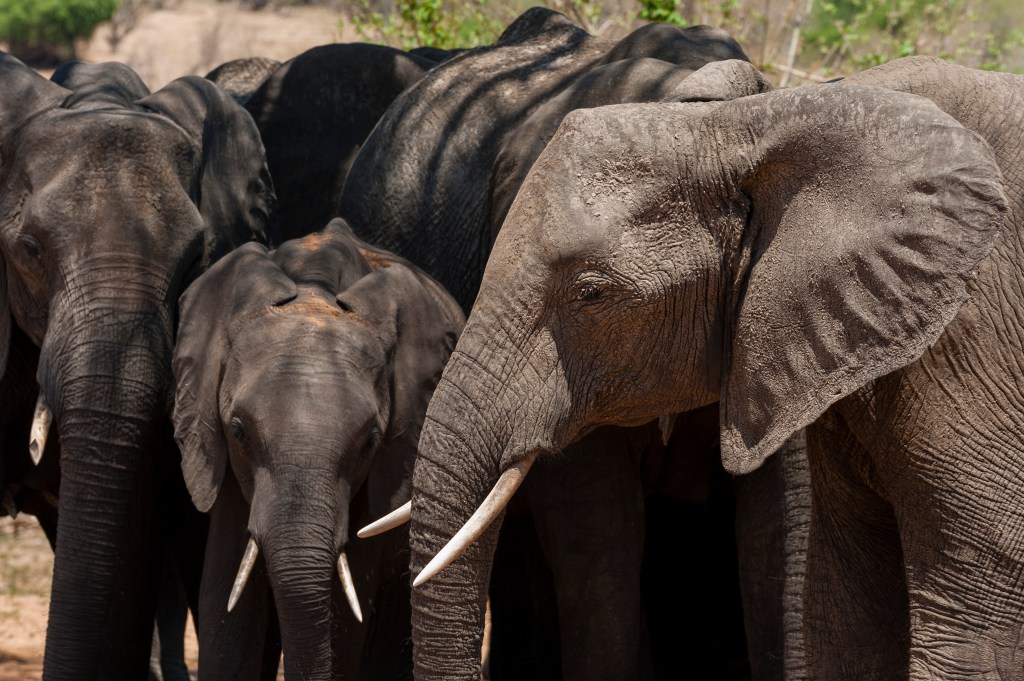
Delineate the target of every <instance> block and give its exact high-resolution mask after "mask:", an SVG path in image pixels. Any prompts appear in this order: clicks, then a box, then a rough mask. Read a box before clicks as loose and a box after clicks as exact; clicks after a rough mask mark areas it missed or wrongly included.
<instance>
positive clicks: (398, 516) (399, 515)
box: [356, 501, 412, 539]
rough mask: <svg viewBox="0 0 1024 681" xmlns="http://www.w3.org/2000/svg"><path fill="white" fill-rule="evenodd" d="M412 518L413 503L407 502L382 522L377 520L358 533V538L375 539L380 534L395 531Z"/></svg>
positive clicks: (382, 519)
mask: <svg viewBox="0 0 1024 681" xmlns="http://www.w3.org/2000/svg"><path fill="white" fill-rule="evenodd" d="M411 518H412V502H411V501H407V502H405V503H404V504H402V505H401V506H399V507H398V508H396V509H395V510H394V511H392V512H391V513H388V514H387V515H386V516H384V517H383V518H381V519H380V520H375V521H374V522H372V523H370V524H369V525H367V526H366V527H364V528H363V529H361V530H359V531H358V532H356V536H357V537H359V538H360V539H366V538H367V537H373V536H376V535H378V534H383V533H384V532H387V531H388V530H393V529H395V528H396V527H400V526H402V525H404V524H406V523H407V522H409V520H410V519H411Z"/></svg>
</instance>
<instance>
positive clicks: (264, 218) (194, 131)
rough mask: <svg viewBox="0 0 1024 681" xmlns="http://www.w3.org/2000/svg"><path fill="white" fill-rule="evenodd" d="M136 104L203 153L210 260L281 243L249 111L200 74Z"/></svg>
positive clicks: (202, 194) (202, 196)
mask: <svg viewBox="0 0 1024 681" xmlns="http://www.w3.org/2000/svg"><path fill="white" fill-rule="evenodd" d="M137 103H138V104H139V105H140V106H144V107H146V108H148V109H150V110H152V111H156V112H157V113H160V114H163V115H164V116H167V117H168V118H170V119H171V120H173V121H174V122H175V123H177V124H178V125H179V126H181V127H182V128H183V129H184V130H185V132H186V133H187V134H188V135H189V137H191V139H192V141H193V143H194V144H195V145H196V148H197V149H198V150H199V152H200V153H199V158H200V159H201V167H200V169H199V173H200V176H199V178H198V179H199V183H198V184H199V196H198V197H197V201H196V204H197V207H198V208H199V212H200V213H201V214H202V216H203V220H204V221H205V222H206V242H207V243H206V255H207V258H208V262H213V261H215V260H217V259H218V258H219V257H220V256H222V255H223V254H224V253H226V252H228V251H230V250H231V249H233V248H235V247H237V246H238V245H240V244H242V243H245V242H246V241H252V240H256V241H259V242H261V243H264V244H276V243H277V242H278V225H277V207H276V206H277V201H276V199H275V198H274V186H273V183H272V182H271V180H270V173H269V171H268V170H267V161H266V155H265V153H264V151H263V143H262V142H261V141H260V134H259V131H258V130H257V129H256V124H255V123H254V122H253V120H252V117H251V116H250V115H249V114H248V112H247V111H246V110H245V109H243V108H242V107H241V106H239V105H238V103H237V102H235V100H234V99H232V98H231V96H230V95H228V94H227V93H226V92H224V91H223V90H221V89H220V88H218V87H217V86H216V85H214V84H213V83H211V82H210V81H208V80H206V79H204V78H200V77H198V76H186V77H185V78H179V79H177V80H175V81H173V82H171V83H170V84H168V85H166V86H165V87H163V88H162V89H161V90H159V91H158V92H156V93H154V94H152V95H150V96H149V97H144V98H143V99H140V100H139V101H138V102H137Z"/></svg>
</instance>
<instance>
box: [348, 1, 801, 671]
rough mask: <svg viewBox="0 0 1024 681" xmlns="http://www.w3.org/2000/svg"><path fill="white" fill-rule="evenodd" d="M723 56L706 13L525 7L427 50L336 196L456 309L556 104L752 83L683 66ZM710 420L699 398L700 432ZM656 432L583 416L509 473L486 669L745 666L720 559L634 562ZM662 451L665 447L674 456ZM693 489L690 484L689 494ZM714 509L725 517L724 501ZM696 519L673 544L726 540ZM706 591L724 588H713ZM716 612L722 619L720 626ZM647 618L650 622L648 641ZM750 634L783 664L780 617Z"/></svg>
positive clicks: (727, 544) (732, 587) (445, 661)
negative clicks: (772, 626)
mask: <svg viewBox="0 0 1024 681" xmlns="http://www.w3.org/2000/svg"><path fill="white" fill-rule="evenodd" d="M734 58H743V51H742V49H740V47H739V45H737V44H736V42H735V41H734V40H732V39H731V38H730V37H729V36H728V35H727V34H725V33H724V32H722V31H719V30H716V29H712V28H709V27H700V26H698V27H691V28H688V29H686V30H680V29H678V28H676V27H673V26H668V25H664V24H652V25H647V26H644V27H642V28H640V29H637V30H636V31H634V32H633V33H631V34H629V35H628V36H626V37H624V38H623V39H622V40H620V41H616V42H613V41H606V40H601V39H599V38H596V37H594V36H590V35H588V34H587V33H586V32H585V31H583V30H582V29H581V28H579V27H578V26H575V25H573V24H572V23H571V22H570V21H569V20H568V19H566V17H564V16H562V15H560V14H558V13H556V12H552V11H550V10H545V9H541V8H534V9H531V10H529V11H528V12H526V13H524V14H523V15H522V16H521V17H519V18H518V19H517V20H516V21H515V22H514V23H513V24H512V25H510V26H509V27H508V29H507V30H506V31H505V33H504V34H503V35H502V37H501V38H500V39H499V40H498V42H497V43H496V44H495V45H492V46H488V47H482V48H477V49H473V50H469V51H467V52H464V53H463V54H461V55H459V56H458V57H457V58H455V59H452V60H450V61H447V62H445V63H443V64H440V65H439V66H437V67H436V68H434V69H433V70H431V71H430V72H429V73H427V74H426V75H424V77H423V78H422V79H421V80H420V81H419V82H417V83H416V84H415V85H413V86H412V87H410V88H409V89H408V90H406V91H405V92H403V93H402V94H401V95H399V97H398V98H397V99H396V100H395V103H394V104H393V105H392V106H391V107H390V108H389V109H388V111H387V113H386V114H385V115H384V117H383V118H382V119H381V121H380V123H379V124H378V126H377V127H376V128H375V129H374V132H373V133H372V134H371V135H370V137H369V138H368V139H367V141H366V144H365V145H364V147H363V149H362V150H361V151H360V154H359V156H358V157H357V159H356V161H355V163H354V164H353V166H352V171H351V174H350V175H349V178H348V180H347V182H346V185H345V188H344V190H343V192H342V197H341V203H340V208H339V212H340V213H341V214H342V215H344V216H345V218H346V219H347V220H349V222H350V223H351V224H352V225H353V229H354V230H355V231H356V233H357V234H359V235H360V236H362V237H364V238H367V239H368V240H370V241H372V242H374V243H379V244H381V245H383V246H385V247H388V248H390V249H392V250H395V251H396V252H397V253H399V254H400V255H402V256H403V257H407V258H409V259H410V260H412V261H414V262H416V264H418V265H419V266H421V267H423V268H424V269H425V270H427V271H428V272H429V273H430V274H431V275H432V276H435V277H437V278H438V279H439V280H440V281H442V282H443V283H445V285H446V286H448V287H449V290H450V291H451V292H452V294H453V295H454V296H455V298H456V299H457V300H459V302H460V303H461V304H462V305H463V308H464V309H466V310H469V308H470V306H471V305H472V303H473V299H474V297H475V295H476V291H477V288H478V286H479V283H480V278H481V277H482V275H483V271H484V266H485V263H486V262H487V258H488V254H489V253H490V246H491V243H492V240H493V237H492V233H493V232H494V231H496V227H497V225H499V224H500V221H501V218H502V216H503V215H504V212H505V211H506V210H507V208H508V204H509V203H511V200H512V197H514V196H515V192H516V190H517V189H518V186H519V184H520V183H521V182H522V179H523V177H525V175H526V171H527V170H529V168H530V166H531V165H532V164H533V162H534V160H535V158H536V156H537V154H539V153H540V150H541V149H543V146H544V143H545V142H546V141H547V138H548V137H550V135H551V134H552V133H553V132H554V130H555V128H557V126H558V123H559V121H560V120H561V117H562V116H564V115H565V114H566V113H567V112H568V111H570V110H572V109H573V108H576V107H580V106H597V105H601V104H608V103H618V102H623V101H644V100H649V99H652V98H668V99H671V100H673V101H678V100H680V99H728V98H732V97H736V96H740V95H743V94H748V93H750V92H757V91H759V90H760V89H763V88H764V87H765V83H764V82H763V79H762V80H761V81H760V82H753V83H750V82H748V81H746V80H739V79H736V78H733V77H732V75H733V74H729V73H726V72H716V75H715V76H711V77H707V76H709V72H705V73H704V76H705V77H703V78H695V76H696V74H693V75H691V73H692V70H693V69H696V68H699V67H700V66H702V65H704V64H707V63H709V62H716V61H718V60H722V59H734ZM702 414H703V415H705V416H707V415H708V414H709V412H707V411H705V412H702ZM716 419H717V416H716V415H715V414H714V413H713V412H710V418H709V419H708V422H709V423H713V424H714V425H712V426H711V427H712V428H713V429H714V431H715V432H717V424H716V423H715V422H716ZM688 423H689V421H688ZM700 425H701V426H703V425H706V424H700ZM688 439H690V440H695V439H698V438H695V437H694V436H693V434H688V433H686V432H682V431H680V432H677V433H676V440H677V441H684V443H685V441H687V440H688ZM659 440H660V438H659V434H658V428H657V425H656V424H648V425H647V426H645V427H643V428H638V429H634V430H631V431H625V430H622V429H616V428H607V429H602V430H600V431H598V432H594V433H590V434H588V435H587V436H585V437H584V438H582V440H581V441H579V442H576V443H573V444H572V445H571V446H570V448H569V451H568V452H567V455H566V456H565V457H551V458H550V459H548V460H547V461H545V462H544V463H543V464H541V466H540V467H539V469H538V470H537V471H536V472H535V474H534V475H533V476H532V477H531V480H530V484H529V485H527V488H526V489H524V490H522V492H523V493H522V494H520V495H519V499H518V500H517V504H516V506H515V508H514V510H513V512H512V513H510V515H511V516H512V518H511V519H510V520H511V522H509V523H506V524H505V527H504V529H503V530H502V532H503V534H502V537H501V540H500V541H499V542H498V549H497V552H498V554H497V558H496V559H495V569H494V573H493V575H492V578H491V580H490V594H489V596H490V599H491V612H492V630H491V648H490V652H491V666H490V672H491V674H492V678H494V679H495V680H496V681H497V680H498V679H509V678H511V679H518V678H563V677H565V678H581V679H587V680H588V681H592V680H595V679H622V678H629V676H628V675H630V674H637V675H639V674H641V673H642V672H641V670H644V671H646V670H645V667H646V662H647V660H651V661H652V662H653V663H654V664H653V666H655V667H656V666H658V664H659V662H662V663H665V664H666V666H668V667H669V670H668V672H667V673H666V674H664V675H663V676H662V677H659V678H673V675H674V670H673V669H672V666H673V665H675V663H676V661H677V660H678V658H679V657H680V655H682V656H684V657H687V658H692V659H693V661H692V662H691V663H690V667H691V668H692V669H693V670H694V673H696V674H700V673H701V672H702V671H705V670H706V671H707V675H708V676H709V677H715V678H725V675H729V674H736V676H737V678H742V676H743V674H744V668H743V662H742V658H743V651H742V648H743V646H744V632H743V630H742V623H741V622H740V620H741V616H740V613H739V607H738V604H737V605H736V607H735V608H733V607H732V601H733V600H735V601H738V600H739V597H738V595H737V596H736V597H735V599H732V598H730V595H731V594H735V593H736V591H737V590H738V585H737V582H738V580H737V577H736V561H735V558H734V557H733V558H732V564H731V565H728V566H726V565H724V564H723V566H722V567H721V568H720V569H716V570H712V571H710V572H711V574H712V577H711V578H710V579H703V580H700V579H690V578H687V577H685V576H684V577H683V578H681V579H680V575H678V574H677V575H673V576H672V579H671V584H670V586H668V587H667V588H666V589H665V590H662V588H661V586H660V585H655V584H654V582H655V581H656V580H652V579H651V577H652V576H656V575H655V574H654V571H653V570H648V569H647V568H646V567H645V566H644V554H645V552H648V550H649V549H650V548H651V547H653V546H655V545H656V544H657V542H658V540H657V538H656V536H655V535H658V534H662V535H663V536H664V533H661V532H660V531H659V530H658V528H656V527H655V526H654V525H652V520H653V521H654V522H657V521H659V520H660V519H661V518H660V517H659V516H662V515H667V514H663V513H661V512H660V511H659V512H657V513H646V512H645V504H647V503H648V502H649V501H651V496H645V495H646V493H648V492H650V491H651V489H650V486H649V485H648V484H647V483H648V482H649V481H648V479H647V478H648V472H650V471H651V470H652V469H653V468H656V467H654V466H651V465H650V462H651V460H652V459H655V458H657V456H656V454H652V452H656V451H657V450H658V449H659V448H661V447H662V444H661V442H660V441H659ZM672 444H674V443H670V445H672ZM684 449H685V447H684ZM688 449H689V450H690V451H689V452H686V454H687V455H693V456H695V457H699V458H701V461H700V463H701V464H705V463H707V466H706V468H705V472H706V475H707V476H708V477H710V475H711V474H712V469H713V467H714V468H717V469H719V471H718V472H720V465H719V464H715V463H714V462H716V461H717V460H718V458H719V457H718V455H717V453H716V452H715V447H714V444H713V443H712V446H711V447H710V449H708V450H707V451H700V450H699V448H688ZM679 453H680V454H682V452H679ZM668 458H670V459H674V460H675V462H676V463H678V462H679V460H681V459H682V458H683V457H682V456H677V457H668ZM660 472H663V471H659V473H660ZM724 477H725V476H724V474H723V475H722V478H724ZM584 479H585V480H586V483H583V482H582V481H583V480H584ZM695 486H699V485H695ZM708 486H709V487H710V484H709V485H708ZM715 491H716V496H717V498H718V499H720V500H721V501H722V502H724V503H722V504H721V505H720V506H718V507H717V508H719V509H721V510H724V507H726V506H731V505H732V504H733V498H732V490H730V489H729V485H728V480H725V484H724V485H719V486H717V487H716V490H715ZM660 492H661V490H660V489H659V494H660ZM691 498H692V497H691ZM706 498H707V496H706V495H705V497H704V498H703V499H701V500H699V501H694V502H693V505H694V507H696V506H698V505H699V504H700V503H703V501H704V500H706ZM519 502H522V503H519ZM731 513H732V509H731V508H729V509H728V514H731ZM767 515H768V514H766V513H760V514H758V517H759V518H762V517H767ZM716 517H717V518H718V519H719V520H720V521H721V522H722V524H724V525H726V526H730V525H731V524H732V523H731V522H730V519H729V517H728V515H727V514H726V513H721V514H716ZM742 524H744V525H745V526H746V525H747V524H746V523H742ZM742 531H744V532H745V531H748V530H747V529H746V528H745V529H744V530H742ZM682 532H683V533H685V532H686V530H685V529H684V530H682ZM754 533H755V532H753V531H752V532H751V534H754ZM694 534H695V535H696V533H694ZM769 534H770V533H769V532H762V533H760V535H759V537H758V538H757V540H756V543H757V545H758V546H757V547H758V548H765V547H768V546H771V545H772V544H773V543H774V540H773V538H771V537H769V536H768V535H769ZM703 536H704V537H707V538H709V541H701V540H696V541H695V543H694V544H691V546H690V547H688V549H687V550H686V551H685V553H686V554H687V555H688V556H692V555H700V554H702V553H705V554H718V555H729V556H733V554H734V553H735V550H736V549H735V542H734V541H733V536H732V532H731V531H730V532H729V533H728V534H726V533H724V532H723V533H711V532H706V533H704V535H703ZM667 541H674V538H673V539H668V540H667ZM531 542H532V543H531ZM601 542H604V543H605V545H606V549H605V550H604V551H603V552H601V553H600V555H597V556H595V555H594V553H593V552H592V551H588V550H586V548H587V547H589V546H592V545H595V544H597V543H601ZM538 546H539V548H538ZM534 549H536V550H534ZM691 549H692V550H691ZM698 560H699V559H698ZM757 560H758V562H759V563H760V567H763V566H764V565H765V564H766V563H767V562H768V561H767V560H766V559H765V557H764V554H763V553H762V554H761V555H759V556H758V558H757ZM780 560H781V559H780ZM694 562H696V561H694ZM727 562H728V560H723V563H727ZM538 564H539V566H538ZM549 566H550V571H549V572H548V573H547V574H546V575H545V574H544V573H545V571H547V570H548V568H549ZM780 571H781V570H780ZM765 572H766V573H769V577H768V579H766V580H765V581H766V582H771V586H774V585H776V584H782V583H783V580H782V579H780V578H779V573H778V571H771V572H770V571H767V570H766V571H765ZM669 589H671V590H673V592H674V593H673V595H669V594H668V593H666V591H667V590H669ZM676 593H678V594H679V596H678V597H679V598H680V599H685V600H686V602H687V604H688V606H689V607H690V612H691V615H690V616H689V617H687V618H680V617H678V615H677V613H676V612H669V613H664V614H665V616H664V617H661V618H660V619H659V618H658V616H657V614H656V612H655V611H656V610H661V611H664V610H665V608H662V607H661V606H662V605H663V604H664V603H665V602H668V601H671V600H672V598H673V597H674V594H676ZM758 593H760V594H764V598H760V597H759V598H757V599H755V601H756V604H757V605H756V608H757V610H758V611H759V612H760V611H761V610H760V608H761V607H762V606H765V605H768V606H770V607H775V609H776V610H777V609H778V607H779V605H778V604H779V602H780V601H781V597H778V595H777V594H775V593H774V592H773V589H772V588H767V587H766V588H762V589H759V590H758ZM695 594H698V595H696V596H695ZM711 594H725V595H722V596H721V597H720V598H718V599H717V600H716V597H715V596H712V595H711ZM461 595H462V594H460V596H461ZM705 603H706V604H707V607H706V609H705V608H704V604H705ZM652 606H654V607H652ZM556 610H557V612H554V611H556ZM553 612H554V614H555V616H554V617H551V614H552V613H553ZM705 612H707V613H708V614H707V615H706V616H705V615H704V613H705ZM765 619H766V620H767V619H769V618H765ZM779 619H781V617H780V618H779ZM552 620H554V621H552ZM684 620H686V622H687V623H693V626H694V628H697V629H700V630H701V633H704V634H707V635H708V638H709V639H711V640H712V641H713V642H714V643H717V644H722V645H720V646H719V647H717V648H716V646H715V645H713V644H709V645H702V641H701V639H700V637H699V636H687V635H685V634H684V633H683V632H684V631H685V627H684V626H683V625H682V623H683V621H684ZM467 621H468V620H467ZM720 622H721V623H727V624H726V626H724V627H721V628H718V627H719V623H720ZM645 629H647V630H649V631H651V632H652V636H651V637H647V636H646V635H645V631H644V630H645ZM666 631H671V632H672V633H671V634H665V632H666ZM654 632H657V633H659V634H662V635H661V636H660V637H659V638H658V639H657V640H654V639H655V636H654ZM710 632H714V633H710ZM478 633H479V631H478ZM648 638H650V639H651V640H648ZM751 638H757V641H756V642H755V643H754V646H753V647H754V648H755V650H752V651H751V657H753V658H758V661H755V662H754V665H755V666H758V665H759V664H760V661H762V660H763V661H764V662H765V664H766V665H768V666H771V665H774V666H775V667H777V668H778V667H781V664H780V662H779V659H780V658H781V657H782V650H781V649H782V645H781V644H780V642H779V640H778V639H779V638H781V633H780V634H779V636H778V637H776V636H773V635H770V634H766V635H765V636H759V635H757V634H755V636H754V637H751ZM767 638H770V639H771V640H770V641H767V642H766V641H765V639H767ZM726 639H727V640H726ZM680 640H682V641H683V643H682V644H680V643H679V641H680ZM648 643H649V644H650V646H649V647H648ZM680 645H682V651H683V652H680V650H681V648H680ZM722 649H729V650H722ZM736 649H739V650H738V652H736ZM463 656H464V660H465V663H466V664H473V665H475V664H476V663H477V658H478V657H479V654H478V651H474V650H471V649H463V650H459V651H458V653H457V657H459V660H460V661H459V662H457V663H455V666H458V665H459V664H462V662H463ZM737 660H739V661H737ZM450 663H451V655H450V654H448V653H446V654H444V655H442V656H441V658H439V659H437V660H436V661H435V666H436V668H437V670H439V671H438V673H441V671H442V670H444V669H445V668H447V666H448V665H449V664H450ZM705 665H706V666H705ZM715 665H717V667H716V666H715ZM656 671H657V670H656Z"/></svg>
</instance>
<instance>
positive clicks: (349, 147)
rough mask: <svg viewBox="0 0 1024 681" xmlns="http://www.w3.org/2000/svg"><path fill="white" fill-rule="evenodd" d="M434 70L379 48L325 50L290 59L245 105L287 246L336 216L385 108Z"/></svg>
mask: <svg viewBox="0 0 1024 681" xmlns="http://www.w3.org/2000/svg"><path fill="white" fill-rule="evenodd" d="M433 65H434V62H432V61H429V60H427V59H424V58H421V57H418V56H415V55H413V54H409V53H406V52H402V51H401V50H396V49H394V48H391V47H386V46H384V45H368V44H362V43H353V44H347V45H324V46H322V47H315V48H313V49H311V50H308V51H306V52H303V53H302V54H300V55H299V56H297V57H295V58H294V59H290V60H288V61H287V62H285V63H284V64H282V65H281V66H280V67H279V68H277V69H276V70H275V71H274V72H273V73H271V74H269V76H268V77H267V78H266V80H265V81H264V82H263V83H262V85H261V86H260V87H259V88H258V89H257V90H256V91H255V92H254V93H253V95H252V96H251V97H250V98H249V99H248V101H247V102H246V105H245V106H246V109H247V110H248V111H249V113H251V114H252V116H253V119H254V120H255V121H256V126H257V127H258V128H259V131H260V136H261V137H262V138H263V144H264V146H265V147H266V149H267V165H268V166H269V168H270V175H271V177H273V178H274V187H275V189H276V191H277V196H278V200H279V210H280V216H281V224H282V225H283V226H284V229H285V230H286V234H285V235H284V236H285V238H296V237H299V236H303V235H306V234H309V233H311V232H313V231H315V230H318V229H320V228H321V227H323V226H324V225H325V224H327V221H328V220H330V219H331V218H332V217H334V216H335V215H337V213H336V212H335V210H336V208H337V206H338V198H339V197H340V196H341V190H342V187H343V186H344V185H345V179H346V178H347V177H348V173H349V169H350V168H351V166H352V163H353V161H354V160H355V158H356V155H357V154H358V153H359V150H360V148H361V147H362V144H363V142H364V141H365V140H366V138H367V137H368V136H369V134H370V131H371V130H373V127H374V126H375V125H377V121H378V120H380V117H381V116H382V115H383V114H384V112H385V111H386V110H387V108H388V107H389V106H390V105H391V102H392V101H393V100H394V99H395V98H396V97H397V96H398V95H399V94H400V93H401V92H402V91H403V90H405V89H406V88H408V87H410V86H411V85H413V84H414V83H415V82H416V81H418V80H419V79H420V78H421V77H422V76H423V74H424V73H426V71H427V70H428V69H430V68H431V67H432V66H433Z"/></svg>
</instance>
